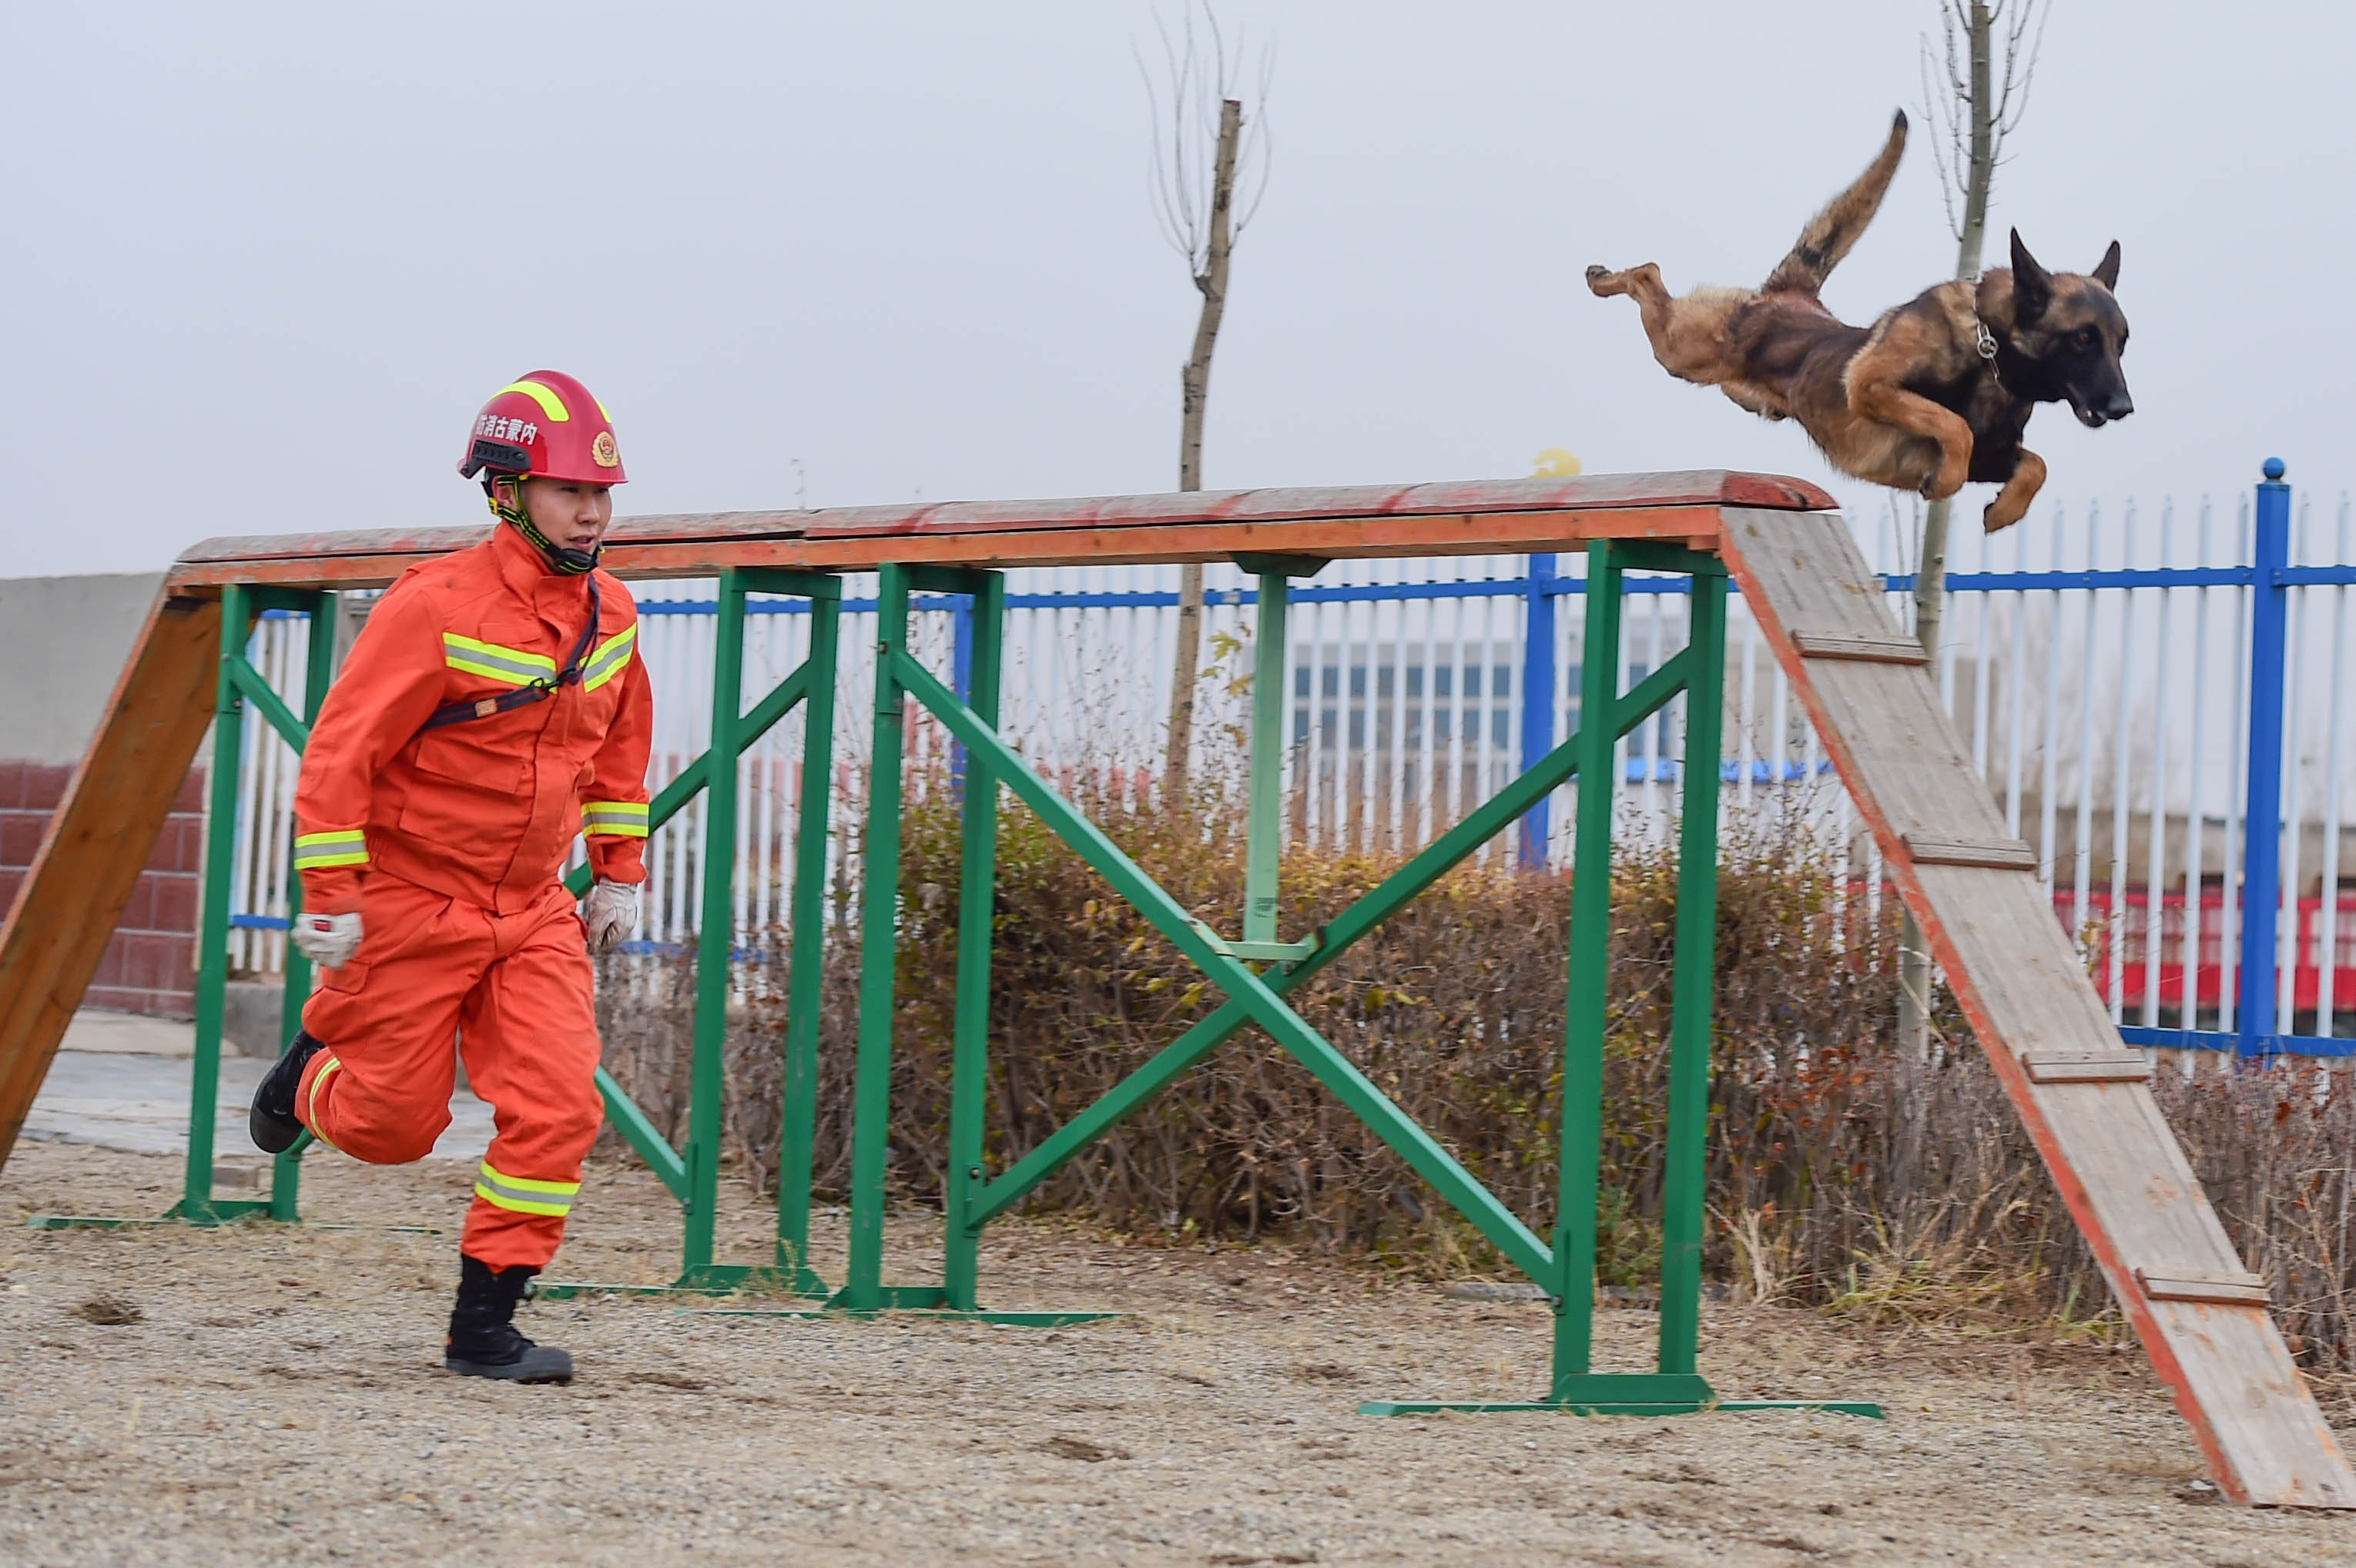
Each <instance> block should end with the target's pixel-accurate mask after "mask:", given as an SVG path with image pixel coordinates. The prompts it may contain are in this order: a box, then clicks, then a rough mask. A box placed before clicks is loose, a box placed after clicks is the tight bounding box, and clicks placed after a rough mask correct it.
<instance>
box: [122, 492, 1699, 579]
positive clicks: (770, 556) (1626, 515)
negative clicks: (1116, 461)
mask: <svg viewBox="0 0 2356 1568" xmlns="http://www.w3.org/2000/svg"><path fill="white" fill-rule="evenodd" d="M487 533H488V530H487V528H481V529H467V530H465V531H464V535H463V538H462V539H461V540H460V542H458V543H448V542H443V543H437V544H436V545H435V546H434V548H433V549H421V550H418V551H416V552H414V553H410V552H382V551H371V550H370V549H366V548H356V549H354V550H352V551H351V552H350V553H334V552H332V551H326V550H325V549H324V547H326V546H327V545H328V544H329V543H330V542H331V541H332V540H334V539H337V537H338V536H335V535H327V536H322V537H321V538H320V539H318V540H317V541H316V542H317V543H318V544H319V545H321V546H322V547H323V553H320V554H316V555H303V556H288V557H275V558H272V557H260V558H254V559H244V560H210V561H196V560H184V561H181V562H180V563H178V564H177V565H175V566H174V567H173V569H172V571H171V574H170V575H169V576H168V577H167V578H166V581H165V585H166V588H167V589H168V590H169V591H170V592H174V593H189V592H198V591H201V590H204V589H208V588H218V587H219V586H220V584H222V583H225V582H251V583H269V584H275V585H280V586H288V587H298V586H299V587H317V588H370V587H380V586H382V585H383V584H385V583H387V582H390V581H392V580H393V579H394V578H396V577H398V576H400V575H401V573H402V572H403V571H407V570H408V569H409V568H410V567H412V566H414V565H417V564H418V563H419V562H421V561H426V560H434V558H436V557H437V556H440V555H443V554H445V553H447V552H448V551H449V550H450V549H456V548H462V547H463V545H464V544H471V543H477V542H479V541H480V540H481V539H484V538H485V537H487ZM341 537H346V538H348V539H352V540H354V541H356V542H359V543H363V544H364V543H365V541H372V540H374V539H377V538H378V537H379V536H376V535H372V534H353V535H348V536H341ZM1717 537H1718V509H1717V508H1716V507H1643V508H1633V509H1628V510H1618V511H1612V510H1598V511H1578V512H1469V513H1451V514H1446V515H1438V516H1416V517H1330V518H1308V519H1297V520H1289V521H1282V522H1215V523H1173V524H1168V525H1162V526H1155V527H1150V528H1062V529H1055V530H1050V531H1044V532H992V533H980V534H950V533H941V534H927V533H911V534H889V535H859V536H850V535H845V536H839V537H828V538H823V539H815V538H799V539H696V540H686V541H680V542H673V543H660V544H633V543H618V544H610V545H608V546H607V548H606V551H605V565H606V567H607V568H608V570H610V571H614V572H615V573H616V574H617V575H619V576H623V577H637V578H660V577H708V576H712V575H713V574H715V573H716V572H718V571H720V570H721V569H722V568H723V567H731V566H736V567H750V566H766V567H787V568H798V569H800V570H803V571H872V570H873V569H874V568H876V567H878V566H880V565H883V563H885V562H887V561H892V562H898V563H900V564H904V565H920V564H922V565H954V566H975V567H1011V566H1066V565H1074V566H1076V565H1118V564H1124V563H1135V564H1144V563H1151V562H1171V561H1188V560H1226V559H1227V558H1228V557H1230V556H1232V555H1236V554H1238V553H1254V552H1258V553H1263V554H1270V555H1315V556H1323V557H1325V558H1327V559H1328V560H1357V559H1365V558H1370V557H1382V556H1428V555H1499V554H1505V555H1518V554H1524V553H1526V552H1530V551H1545V550H1551V549H1576V548H1578V547H1580V546H1581V545H1584V544H1585V543H1587V542H1588V541H1589V540H1590V539H1665V540H1673V541H1676V542H1677V543H1679V544H1684V545H1687V546H1688V547H1690V546H1691V545H1692V544H1693V543H1694V542H1695V541H1697V540H1698V541H1705V542H1706V543H1707V545H1708V547H1709V548H1715V547H1716V544H1717Z"/></svg>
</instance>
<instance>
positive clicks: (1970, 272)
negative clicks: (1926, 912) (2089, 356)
mask: <svg viewBox="0 0 2356 1568" xmlns="http://www.w3.org/2000/svg"><path fill="white" fill-rule="evenodd" d="M2051 13H2052V5H2051V0H1939V28H1940V36H1941V42H1940V44H1939V45H1938V46H1937V47H1935V48H1934V47H1933V44H1932V42H1931V40H1930V38H1928V37H1925V38H1923V40H1922V99H1923V110H1924V113H1925V117H1926V118H1928V119H1929V120H1931V121H1932V122H1933V123H1934V124H1935V125H1936V126H1937V127H1938V130H1939V132H1940V134H1938V135H1936V136H1934V137H1933V139H1932V142H1931V152H1932V156H1933V160H1934V161H1935V162H1936V163H1937V165H1938V168H1939V194H1940V196H1941V197H1943V198H1944V201H1945V202H1946V207H1947V229H1948V231H1949V232H1950V233H1952V234H1954V237H1955V276H1957V277H1958V278H1976V277H1978V276H1979V275H1980V252H1981V250H1982V247H1983V243H1984V241H1985V240H1987V210H1988V192H1989V191H1990V190H1991V189H1993V188H1994V187H1995V185H1996V171H1997V165H2000V164H2002V163H2003V162H2004V144H2005V139H2006V138H2007V137H2008V136H2009V135H2011V133H2013V132H2014V131H2015V130H2016V129H2018V128H2019V124H2020V119H2021V116H2022V115H2023V114H2024V113H2026V112H2028V109H2029V84H2030V82H2031V81H2032V80H2033V79H2034V78H2035V77H2036V74H2037V54H2038V50H2039V48H2040V47H2041V46H2042V45H2043V43H2044V41H2045V20H2046V18H2047V17H2048V16H2051ZM1999 40H2000V41H2001V47H2002V48H2003V51H2004V72H2003V75H2002V76H2001V77H1998V76H1997V71H1996V58H1995V57H1996V51H1997V48H1998V44H1999ZM1953 511H1954V503H1953V502H1952V500H1942V501H1933V502H1932V503H1931V505H1930V507H1928V508H1927V509H1925V511H1924V512H1923V514H1922V549H1921V550H1920V552H1919V553H1918V554H1917V556H1916V558H1915V572H1914V635H1916V636H1917V637H1919V638H1921V639H1922V647H1923V651H1924V652H1926V653H1928V654H1929V655H1930V656H1931V661H1932V667H1933V669H1935V668H1937V667H1938V658H1939V632H1940V624H1941V623H1942V622H1943V621H1944V618H1945V613H1946V599H1947V521H1948V518H1949V517H1950V515H1951V514H1952V513H1953ZM1899 970H1900V974H1899V982H1900V983H1899V993H1898V995H1899V1004H1898V1005H1899V1022H1898V1029H1899V1039H1900V1040H1901V1043H1902V1044H1903V1045H1905V1046H1906V1047H1908V1048H1909V1049H1910V1050H1912V1051H1913V1052H1914V1054H1915V1055H1916V1056H1917V1057H1918V1058H1919V1057H1920V1055H1921V1054H1922V1050H1923V1048H1924V1047H1925V1046H1926V1045H1927V1043H1928V1040H1929V1034H1930V1021H1929V998H1930V988H1931V959H1930V955H1929V954H1928V953H1926V952H1925V951H1924V950H1923V944H1922V933H1921V931H1920V930H1918V929H1917V928H1916V926H1915V923H1914V917H1913V916H1912V914H1911V913H1910V914H1908V915H1907V917H1906V919H1905V922H1904V929H1903V930H1902V931H1901V933H1900V946H1899Z"/></svg>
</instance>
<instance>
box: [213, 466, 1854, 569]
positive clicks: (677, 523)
mask: <svg viewBox="0 0 2356 1568" xmlns="http://www.w3.org/2000/svg"><path fill="white" fill-rule="evenodd" d="M1721 505H1741V506H1745V507H1760V508H1764V509H1767V510H1784V511H1826V510H1829V509H1831V508H1832V507H1834V506H1835V505H1836V503H1835V502H1834V500H1833V498H1832V497H1831V496H1828V495H1826V493H1825V492H1824V491H1823V490H1821V489H1819V488H1817V487H1816V486H1815V485H1811V484H1809V483H1807V482H1806V481H1805V480H1801V479H1793V478H1787V477H1784V476H1783V475H1772V474H1745V473H1739V472H1734V471H1730V470H1727V469H1718V468H1706V469H1693V470H1687V471H1683V472H1677V473H1665V474H1589V475H1577V476H1574V477H1571V478H1567V479H1558V478H1531V479H1472V480H1443V481H1440V482H1437V483H1431V484H1420V485H1306V486H1295V487H1291V488H1267V489H1258V490H1200V491H1191V492H1184V493H1165V494H1161V495H1142V496H1073V497H1064V498H1059V499H1050V500H1033V501H931V502H909V503H905V504H901V505H894V506H881V507H830V508H827V509H823V510H819V511H800V512H779V511H753V512H704V513H693V512H686V513H668V514H659V515H654V516H647V517H620V518H616V520H615V523H614V528H613V533H612V535H611V536H610V542H612V543H614V544H616V545H625V544H627V545H639V544H680V543H694V542H703V543H712V542H716V541H729V542H743V543H753V542H759V541H763V540H776V539H804V538H809V539H837V538H863V539H873V538H882V537H884V536H905V537H914V538H933V537H937V536H950V537H962V538H976V537H980V536H984V535H988V534H991V533H1056V532H1062V531H1066V530H1070V529H1089V530H1103V531H1111V532H1127V531H1130V530H1132V529H1140V528H1173V527H1178V528H1183V527H1207V526H1214V525H1226V526H1235V525H1242V524H1253V523H1258V524H1270V523H1280V522H1314V521H1333V520H1336V519H1346V518H1375V517H1389V518H1396V519H1404V518H1408V517H1451V516H1462V515H1464V514H1468V513H1472V514H1481V515H1486V516H1493V517H1504V516H1508V515H1511V514H1513V513H1516V512H1629V511H1641V510H1646V509H1653V508H1665V507H1682V508H1688V509H1692V508H1699V509H1702V510H1705V511H1707V510H1708V509H1710V508H1714V507H1719V506H1721ZM480 532H481V529H479V528H448V527H436V528H384V529H375V530H370V531H367V532H360V533H330V534H307V535H306V534H286V535H244V536H230V537H228V538H222V539H206V540H203V541H201V542H200V543H198V544H197V545H194V546H192V547H191V548H190V549H187V551H185V552H183V554H182V556H181V558H180V559H181V560H183V561H186V562H189V563H195V562H201V561H221V560H262V559H284V558H295V557H311V556H342V555H355V554H358V555H421V554H435V553H439V552H441V551H444V550H449V549H461V548H463V547H464V546H466V545H467V544H471V543H473V542H475V539H477V538H479V537H480Z"/></svg>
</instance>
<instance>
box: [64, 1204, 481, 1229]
mask: <svg viewBox="0 0 2356 1568" xmlns="http://www.w3.org/2000/svg"><path fill="white" fill-rule="evenodd" d="M269 1218H270V1205H269V1203H268V1202H266V1201H253V1202H247V1201H245V1200H237V1201H233V1202H227V1203H215V1204H213V1205H211V1206H210V1211H209V1212H204V1213H181V1212H179V1211H178V1206H177V1205H175V1207H174V1210H173V1211H171V1212H168V1213H165V1214H161V1215H158V1216H155V1218H152V1219H142V1218H136V1217H134V1216H130V1215H121V1214H29V1215H27V1216H26V1218H25V1228H26V1229H27V1230H28V1231H84V1230H118V1229H128V1228H130V1227H132V1226H135V1225H193V1226H196V1227H198V1229H200V1230H210V1229H213V1228H215V1227H217V1226H220V1225H234V1224H236V1223H237V1222H238V1221H241V1220H257V1219H258V1220H268V1219H269ZM286 1223H288V1224H295V1225H301V1226H303V1228H304V1229H305V1230H306V1231H373V1232H378V1233H380V1234H382V1235H389V1236H438V1235H440V1234H441V1233H442V1232H441V1231H440V1230H439V1229H438V1228H437V1227H435V1226H433V1225H319V1224H311V1223H307V1222H305V1221H300V1220H290V1221H286Z"/></svg>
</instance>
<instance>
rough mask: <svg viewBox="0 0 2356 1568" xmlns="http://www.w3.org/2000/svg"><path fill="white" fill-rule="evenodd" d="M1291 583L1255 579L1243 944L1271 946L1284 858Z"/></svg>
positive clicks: (1273, 576)
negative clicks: (1256, 600) (1287, 622)
mask: <svg viewBox="0 0 2356 1568" xmlns="http://www.w3.org/2000/svg"><path fill="white" fill-rule="evenodd" d="M1290 592H1291V584H1290V581H1288V580H1287V579H1286V578H1285V576H1284V574H1283V573H1281V572H1263V573H1261V574H1260V579H1259V604H1258V625H1257V626H1256V627H1255V629H1254V633H1253V637H1252V694H1251V698H1252V701H1251V709H1252V711H1251V798H1250V802H1249V807H1248V809H1249V815H1248V816H1247V817H1246V818H1245V827H1244V941H1245V942H1247V943H1273V942H1274V941H1275V940H1276V917H1277V911H1278V907H1279V892H1278V886H1277V866H1278V861H1279V859H1280V856H1281V854H1282V843H1281V839H1282V833H1283V820H1282V816H1283V806H1284V802H1283V789H1284V708H1285V698H1286V695H1287V694H1286V692H1285V689H1284V670H1285V664H1286V655H1287V653H1288V651H1289V650H1288V648H1287V645H1286V643H1285V638H1286V636H1287V635H1288V633H1287V632H1286V629H1285V618H1286V611H1287V610H1288V608H1289V607H1290V604H1289V600H1290Z"/></svg>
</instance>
